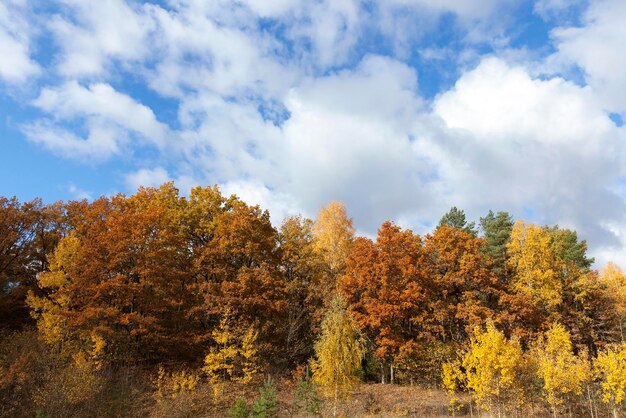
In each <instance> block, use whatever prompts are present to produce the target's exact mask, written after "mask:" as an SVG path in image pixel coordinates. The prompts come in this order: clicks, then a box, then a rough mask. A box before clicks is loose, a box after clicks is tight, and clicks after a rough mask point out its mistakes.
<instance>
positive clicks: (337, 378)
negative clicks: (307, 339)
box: [311, 296, 365, 407]
mask: <svg viewBox="0 0 626 418" xmlns="http://www.w3.org/2000/svg"><path fill="white" fill-rule="evenodd" d="M364 355H365V349H364V346H363V342H362V341H361V335H360V331H359V327H358V325H357V323H356V321H355V320H354V318H353V316H352V314H351V313H350V312H349V311H348V310H347V307H346V302H345V300H344V299H343V297H341V296H335V298H334V299H333V301H332V302H331V306H330V309H329V311H328V312H327V313H326V316H325V317H324V320H323V321H322V334H321V335H320V337H319V339H318V340H317V342H316V344H315V359H314V360H313V361H312V362H311V363H312V369H313V379H312V380H313V382H314V383H315V384H317V385H319V386H320V387H321V388H322V391H323V393H324V395H325V396H326V397H328V398H331V399H334V403H335V407H336V405H337V402H338V401H339V400H340V399H341V398H343V397H345V396H346V395H347V394H348V393H349V392H350V391H351V390H352V389H353V388H354V387H355V386H356V385H357V383H358V382H359V378H358V376H357V372H358V370H359V369H360V367H361V360H362V359H363V356H364Z"/></svg>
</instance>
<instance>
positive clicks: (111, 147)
mask: <svg viewBox="0 0 626 418" xmlns="http://www.w3.org/2000/svg"><path fill="white" fill-rule="evenodd" d="M22 130H23V132H24V134H25V135H26V137H27V138H28V139H29V140H30V141H32V142H34V143H36V144H40V145H42V146H43V147H44V148H46V149H48V150H50V151H52V152H54V153H56V154H59V155H61V156H63V157H66V158H73V159H79V160H82V161H85V162H98V161H102V160H105V159H107V158H109V157H111V156H112V155H114V154H118V153H119V152H120V151H121V149H120V144H121V143H123V142H125V141H126V139H127V134H126V132H124V131H123V130H121V129H119V128H118V127H116V126H114V125H110V124H107V123H102V122H101V121H97V120H93V121H88V122H87V130H88V134H87V136H86V137H85V138H82V137H79V136H77V135H76V134H74V132H73V131H72V130H70V129H66V128H61V127H58V126H56V125H54V124H53V123H52V122H50V121H45V120H44V121H35V122H32V123H29V124H26V125H24V126H23V127H22Z"/></svg>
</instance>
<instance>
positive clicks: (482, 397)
mask: <svg viewBox="0 0 626 418" xmlns="http://www.w3.org/2000/svg"><path fill="white" fill-rule="evenodd" d="M521 363H522V349H521V347H520V345H519V343H518V342H517V340H511V341H510V340H507V339H506V337H505V336H504V334H503V333H502V332H500V331H498V330H497V329H496V327H495V326H494V325H493V323H491V322H489V323H488V324H487V329H486V330H485V331H483V330H481V329H479V328H477V329H476V330H475V331H474V336H473V337H472V338H471V343H470V348H469V350H468V351H467V352H466V353H465V355H464V356H463V359H462V365H463V368H464V369H465V376H464V380H465V384H466V386H467V388H468V389H469V390H471V391H472V392H473V394H474V397H475V398H476V401H477V403H478V404H479V405H480V406H481V407H483V408H484V409H487V410H491V408H492V407H493V404H494V403H495V405H496V407H497V409H498V416H500V415H501V410H500V408H501V405H502V404H503V402H504V401H505V400H506V397H507V395H508V396H513V395H516V391H517V389H518V387H517V383H518V377H519V376H518V375H519V369H520V366H521ZM447 369H449V366H448V367H447ZM447 369H444V372H446V373H444V377H446V375H451V371H450V370H447ZM450 380H451V379H449V378H448V379H447V380H446V381H450Z"/></svg>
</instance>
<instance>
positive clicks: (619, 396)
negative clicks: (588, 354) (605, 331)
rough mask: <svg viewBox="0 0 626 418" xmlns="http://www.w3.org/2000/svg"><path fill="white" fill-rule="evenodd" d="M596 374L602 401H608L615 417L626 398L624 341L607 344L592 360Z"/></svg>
mask: <svg viewBox="0 0 626 418" xmlns="http://www.w3.org/2000/svg"><path fill="white" fill-rule="evenodd" d="M594 369H595V373H596V376H597V377H599V378H600V382H601V385H602V401H603V402H604V403H609V404H611V406H612V409H613V416H614V417H615V418H617V416H618V410H619V408H620V405H621V404H622V402H623V401H624V399H626V343H621V344H615V345H609V346H607V347H606V348H605V349H604V350H602V351H600V352H599V353H598V357H597V358H596V360H595V361H594Z"/></svg>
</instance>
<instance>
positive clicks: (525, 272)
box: [507, 221, 564, 311]
mask: <svg viewBox="0 0 626 418" xmlns="http://www.w3.org/2000/svg"><path fill="white" fill-rule="evenodd" d="M507 253H508V255H509V260H508V266H509V267H510V268H511V269H512V271H514V272H515V275H514V278H513V280H512V281H511V290H513V291H514V292H516V293H520V294H522V295H524V296H527V297H528V298H529V299H530V300H531V301H532V303H533V304H535V306H537V307H538V308H540V309H545V310H548V311H552V310H554V309H555V308H556V307H557V306H558V305H560V304H561V301H562V294H563V288H562V284H561V281H560V278H559V271H560V270H562V269H563V268H564V265H563V263H562V261H561V260H559V259H558V258H557V255H556V253H555V250H554V248H553V246H552V237H551V235H550V233H549V232H548V231H547V230H545V229H544V228H541V227H539V226H537V225H526V224H525V223H524V222H523V221H517V222H516V223H515V225H514V226H513V230H512V232H511V240H510V241H509V244H508V245H507Z"/></svg>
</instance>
